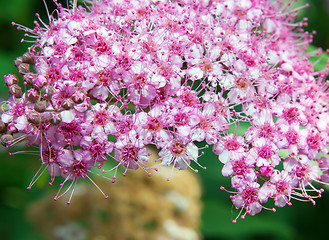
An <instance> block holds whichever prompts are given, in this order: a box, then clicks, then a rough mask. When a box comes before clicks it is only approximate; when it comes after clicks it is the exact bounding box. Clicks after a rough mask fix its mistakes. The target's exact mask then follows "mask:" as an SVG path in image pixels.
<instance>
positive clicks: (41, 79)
mask: <svg viewBox="0 0 329 240" xmlns="http://www.w3.org/2000/svg"><path fill="white" fill-rule="evenodd" d="M47 83H48V81H47V78H46V77H45V76H43V75H38V76H37V77H36V78H35V79H34V86H35V87H37V88H39V89H41V88H42V87H43V86H45V85H47Z"/></svg>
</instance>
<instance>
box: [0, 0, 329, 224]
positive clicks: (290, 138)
mask: <svg viewBox="0 0 329 240" xmlns="http://www.w3.org/2000/svg"><path fill="white" fill-rule="evenodd" d="M54 2H55V3H56V4H57V10H56V11H55V14H48V15H49V23H48V24H45V23H44V22H43V21H42V20H41V19H40V18H39V21H36V22H35V28H34V29H29V28H26V27H24V26H21V25H19V24H15V23H13V25H15V26H17V28H18V29H21V30H24V31H25V32H26V34H25V38H24V39H23V41H31V42H32V43H33V45H32V46H31V47H30V48H29V50H28V52H27V53H25V54H24V55H23V56H22V57H19V58H17V59H16V61H15V65H16V67H17V69H18V71H19V73H20V74H21V75H22V79H23V80H19V78H18V77H16V76H14V75H7V76H5V78H4V80H5V84H6V85H7V86H8V87H9V93H10V95H11V97H10V98H9V99H8V100H7V101H4V102H3V103H2V104H1V123H0V125H1V126H0V128H1V134H2V136H1V141H2V144H3V145H4V146H6V147H10V146H12V145H15V144H16V143H18V142H22V141H27V142H28V144H27V145H28V146H29V147H31V148H32V149H33V150H32V151H24V152H26V153H36V154H37V155H39V156H40V161H41V168H40V169H39V171H38V172H37V174H36V175H35V177H34V178H33V179H32V181H31V183H30V185H29V187H28V189H29V188H31V186H32V185H33V184H34V183H35V181H36V180H37V179H38V178H39V177H40V176H41V174H43V173H44V172H45V171H47V172H48V173H49V175H50V184H52V183H53V182H54V179H55V177H59V176H60V177H62V178H63V179H64V180H63V181H62V183H61V184H60V188H59V191H58V193H57V195H56V196H55V198H54V199H55V200H56V199H58V198H59V197H61V196H63V195H64V194H66V193H67V192H70V197H69V200H68V203H70V201H71V197H72V194H73V192H74V189H75V186H76V183H77V181H80V179H89V180H90V181H91V182H92V183H94V181H93V180H92V179H91V177H90V176H91V175H99V176H103V177H104V178H108V179H110V181H112V182H115V179H116V178H117V176H118V174H119V173H120V174H123V175H124V176H125V175H126V174H129V172H128V173H127V170H129V169H133V170H137V169H142V170H144V171H145V172H146V174H148V175H149V176H151V174H156V171H157V166H159V165H164V166H168V167H172V168H177V169H179V170H184V169H187V168H191V169H192V170H194V171H197V170H196V169H195V168H204V167H202V165H201V164H200V163H199V162H206V161H211V160H212V159H203V158H202V157H201V155H202V154H203V152H202V149H204V148H208V147H212V150H213V152H214V153H215V154H216V155H218V159H219V161H220V162H221V163H222V164H223V167H222V175H223V176H225V177H230V178H231V185H230V186H228V187H221V189H222V190H226V191H227V192H229V193H231V194H232V196H231V199H232V202H233V204H234V206H235V207H236V208H237V209H241V211H240V214H239V216H241V217H242V218H244V217H245V215H246V214H250V215H255V214H257V213H259V212H260V211H261V210H262V209H270V210H273V211H275V208H273V206H272V207H271V206H270V207H268V205H271V201H273V202H274V205H275V206H277V207H283V206H285V205H291V200H292V199H296V200H301V201H310V202H312V203H315V202H314V198H317V197H320V195H321V193H322V191H323V189H322V188H321V185H324V184H326V183H327V182H328V181H329V158H328V156H327V154H328V143H329V113H328V101H329V92H328V83H327V82H326V76H327V73H328V68H325V69H323V70H321V71H319V72H315V71H314V69H313V65H312V64H311V63H310V61H309V60H308V58H307V54H306V47H307V46H308V45H309V44H310V42H311V40H312V35H311V34H309V33H307V32H304V31H303V29H302V27H303V26H304V25H306V24H307V23H306V21H307V19H303V20H302V21H301V22H294V19H295V18H296V16H297V12H298V10H299V9H298V8H294V7H293V5H294V4H293V3H288V4H283V3H281V1H270V0H200V1H197V0H171V1H169V0H131V1H124V0H95V1H86V3H85V6H84V7H82V6H77V4H76V1H74V2H73V5H72V6H70V7H68V8H64V7H63V6H62V5H61V4H59V3H57V2H56V1H54ZM303 7H307V5H306V6H303ZM54 15H56V16H57V17H56V18H55V17H54ZM37 16H38V15H37ZM318 53H319V52H317V53H314V55H316V54H318ZM20 82H22V83H23V84H20ZM245 129H246V130H245ZM150 146H151V147H152V146H153V147H155V148H157V149H158V151H159V152H158V160H157V161H156V162H155V163H152V162H150V161H149V157H150V153H149V149H150ZM17 153H20V152H14V153H11V154H12V155H14V154H17ZM205 164H206V163H205ZM120 168H122V169H123V170H120ZM219 172H220V171H219ZM170 177H171V176H168V179H169V178H170ZM315 182H317V183H316V184H315V185H314V183H315ZM318 183H319V184H318ZM94 184H95V186H96V187H97V185H96V183H94ZM64 186H65V187H64ZM99 190H100V192H101V193H102V194H103V195H104V196H105V197H107V196H106V194H105V193H103V192H102V190H101V189H99ZM235 221H236V219H235V220H234V221H233V222H235Z"/></svg>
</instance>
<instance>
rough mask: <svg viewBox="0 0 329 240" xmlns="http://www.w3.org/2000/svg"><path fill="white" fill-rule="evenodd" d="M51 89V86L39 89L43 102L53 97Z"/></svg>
mask: <svg viewBox="0 0 329 240" xmlns="http://www.w3.org/2000/svg"><path fill="white" fill-rule="evenodd" d="M53 93H54V91H53V89H52V87H51V86H49V85H46V86H43V88H41V91H40V94H41V98H42V99H44V100H50V99H51V97H52V96H53Z"/></svg>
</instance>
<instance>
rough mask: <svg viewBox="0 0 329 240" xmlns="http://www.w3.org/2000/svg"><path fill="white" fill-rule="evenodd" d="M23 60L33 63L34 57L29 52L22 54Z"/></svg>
mask: <svg viewBox="0 0 329 240" xmlns="http://www.w3.org/2000/svg"><path fill="white" fill-rule="evenodd" d="M23 62H24V63H27V64H30V65H34V59H33V57H32V56H31V54H30V53H29V52H26V53H24V54H23Z"/></svg>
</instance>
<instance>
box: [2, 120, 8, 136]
mask: <svg viewBox="0 0 329 240" xmlns="http://www.w3.org/2000/svg"><path fill="white" fill-rule="evenodd" d="M5 132H7V127H6V124H5V123H4V122H3V121H1V120H0V133H5Z"/></svg>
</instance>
